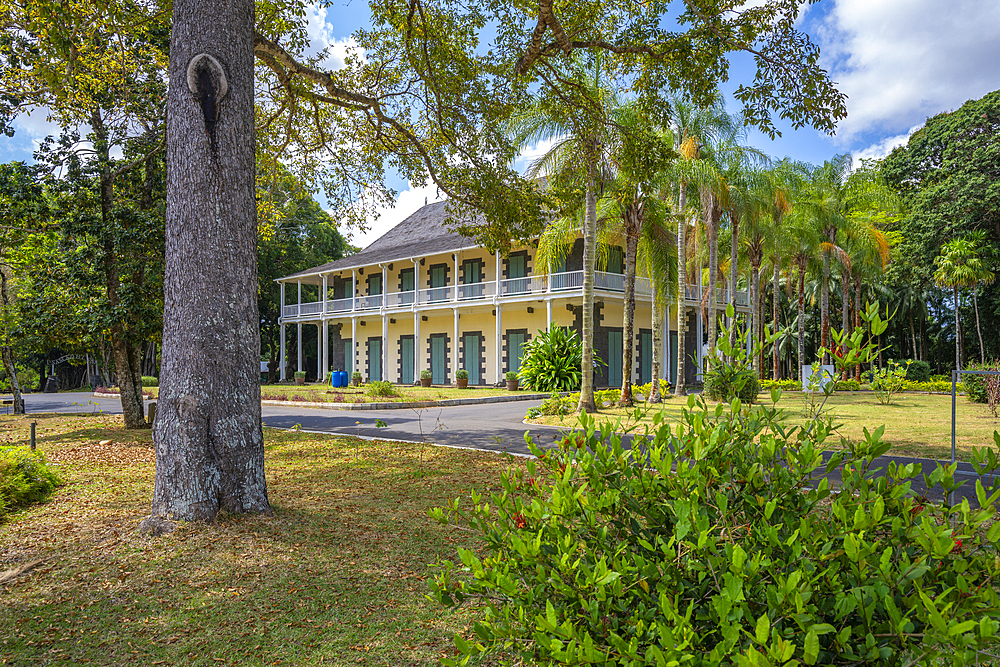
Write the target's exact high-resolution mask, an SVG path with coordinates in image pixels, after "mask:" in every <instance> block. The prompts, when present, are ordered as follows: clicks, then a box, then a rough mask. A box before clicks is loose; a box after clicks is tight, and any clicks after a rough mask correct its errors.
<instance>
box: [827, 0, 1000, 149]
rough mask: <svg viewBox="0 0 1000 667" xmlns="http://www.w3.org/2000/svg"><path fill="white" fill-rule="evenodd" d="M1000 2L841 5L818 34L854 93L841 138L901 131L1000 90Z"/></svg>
mask: <svg viewBox="0 0 1000 667" xmlns="http://www.w3.org/2000/svg"><path fill="white" fill-rule="evenodd" d="M997 25H1000V3H998V2H997V0H953V1H951V2H947V3H943V2H941V1H940V0H877V1H873V0H836V2H835V3H834V4H833V5H832V7H831V9H830V11H829V13H828V14H827V16H826V17H825V20H824V22H823V24H822V25H821V26H820V27H819V29H818V30H814V33H815V37H816V40H817V42H818V43H819V44H820V45H821V47H822V49H823V60H824V63H825V66H826V67H827V68H828V69H829V70H830V72H831V76H832V78H833V80H834V81H837V82H838V84H839V88H840V90H841V91H843V92H844V93H846V94H847V95H848V98H849V99H848V101H847V107H848V117H847V118H846V119H845V120H844V121H842V122H841V125H840V128H839V130H838V138H839V139H840V140H841V141H845V142H850V141H851V140H853V139H856V137H857V135H860V134H864V133H869V132H872V133H896V134H898V133H900V132H901V131H903V130H904V129H905V128H909V127H913V126H914V125H919V124H920V123H922V122H923V121H924V120H925V119H926V118H927V117H928V116H931V115H934V114H937V113H940V112H941V111H948V110H951V109H956V108H958V107H959V106H961V105H962V103H964V102H965V101H966V100H969V99H974V98H978V97H982V96H983V95H984V94H986V93H987V92H990V91H992V90H996V89H998V88H1000V67H998V66H997V64H998V63H1000V31H998V30H997Z"/></svg>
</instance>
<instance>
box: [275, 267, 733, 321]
mask: <svg viewBox="0 0 1000 667" xmlns="http://www.w3.org/2000/svg"><path fill="white" fill-rule="evenodd" d="M582 288H583V271H566V272H563V273H551V274H548V275H537V276H527V277H524V278H508V279H506V280H501V281H500V296H501V297H518V296H521V295H532V296H533V295H540V294H546V293H549V294H553V293H555V294H564V293H566V292H573V291H578V290H581V289H582ZM594 289H595V290H597V291H601V292H612V293H617V294H623V293H624V292H625V276H623V275H621V274H620V273H607V272H605V271H596V272H595V273H594ZM717 289H718V299H719V305H720V307H722V306H723V305H724V304H727V303H729V290H728V289H726V288H724V287H720V288H717ZM496 290H497V284H496V283H495V282H482V283H474V284H471V285H452V286H449V287H433V288H431V289H422V290H418V291H415V290H410V291H407V292H394V293H392V294H386V295H381V294H377V295H374V296H359V297H355V298H353V299H351V298H347V299H334V300H332V301H327V303H326V314H328V315H331V314H333V315H343V314H346V313H351V312H365V311H372V310H380V309H381V308H382V306H383V303H384V304H385V307H386V308H389V309H393V308H409V307H411V306H423V305H432V304H443V303H448V302H455V301H458V302H462V303H469V302H476V301H492V299H493V297H494V295H495V294H496ZM652 293H653V290H652V286H651V284H650V281H649V279H648V278H639V277H637V278H636V279H635V294H636V296H639V297H646V298H648V297H649V296H650V295H651V294H652ZM704 293H705V288H702V287H699V286H697V285H689V286H687V288H686V290H685V295H684V296H685V301H686V302H687V303H688V304H698V303H701V300H702V296H703V295H704ZM749 303H750V295H749V294H748V293H747V292H736V305H737V307H741V308H745V307H747V306H748V305H749ZM322 312H323V302H322V301H316V302H312V303H303V304H292V305H289V306H284V307H283V308H282V310H281V313H282V316H283V317H285V318H298V317H305V316H309V315H316V314H319V313H322Z"/></svg>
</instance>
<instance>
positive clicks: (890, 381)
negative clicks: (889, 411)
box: [869, 362, 906, 405]
mask: <svg viewBox="0 0 1000 667" xmlns="http://www.w3.org/2000/svg"><path fill="white" fill-rule="evenodd" d="M869 386H870V387H871V390H872V391H874V392H875V397H876V398H877V399H878V402H879V403H881V404H882V405H889V404H890V403H892V397H893V396H895V395H896V394H898V393H899V392H901V391H903V390H904V389H905V388H906V366H902V365H900V364H896V363H893V362H889V365H888V366H887V367H886V368H876V369H873V370H872V381H871V383H870V385H869Z"/></svg>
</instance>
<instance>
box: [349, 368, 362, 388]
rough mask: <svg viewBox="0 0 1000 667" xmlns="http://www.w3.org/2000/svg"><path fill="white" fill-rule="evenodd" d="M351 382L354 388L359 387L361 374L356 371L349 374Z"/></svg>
mask: <svg viewBox="0 0 1000 667" xmlns="http://www.w3.org/2000/svg"><path fill="white" fill-rule="evenodd" d="M351 382H352V383H354V386H355V387H360V386H361V373H359V372H358V371H354V372H353V373H351Z"/></svg>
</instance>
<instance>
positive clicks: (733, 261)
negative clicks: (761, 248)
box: [729, 212, 740, 355]
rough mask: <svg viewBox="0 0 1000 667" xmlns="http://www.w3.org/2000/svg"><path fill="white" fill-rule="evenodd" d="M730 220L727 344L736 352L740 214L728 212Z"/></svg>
mask: <svg viewBox="0 0 1000 667" xmlns="http://www.w3.org/2000/svg"><path fill="white" fill-rule="evenodd" d="M729 218H730V222H732V225H733V236H732V243H731V244H730V246H731V247H730V248H729V303H730V304H731V305H732V307H733V317H732V319H731V320H730V322H729V345H730V347H732V348H733V354H734V355H735V354H736V341H737V333H736V265H737V263H738V261H739V255H738V251H739V240H740V216H739V215H738V214H737V213H736V212H731V213H730V214H729Z"/></svg>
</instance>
